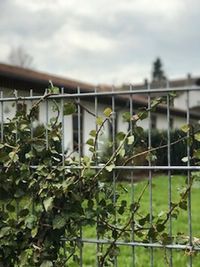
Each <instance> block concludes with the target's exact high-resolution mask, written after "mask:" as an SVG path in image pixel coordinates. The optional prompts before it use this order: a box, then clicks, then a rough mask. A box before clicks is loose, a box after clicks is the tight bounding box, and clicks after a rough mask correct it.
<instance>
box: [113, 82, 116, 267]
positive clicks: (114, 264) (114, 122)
mask: <svg viewBox="0 0 200 267" xmlns="http://www.w3.org/2000/svg"><path fill="white" fill-rule="evenodd" d="M112 91H114V86H113V87H112ZM115 133H116V113H115V96H114V95H112V152H113V154H114V153H115V150H116V137H115ZM112 178H113V190H114V194H113V203H114V206H115V215H114V216H115V217H114V221H115V223H116V220H117V211H116V172H115V170H113V172H112ZM113 266H115V267H117V257H116V256H115V257H114V262H113Z"/></svg>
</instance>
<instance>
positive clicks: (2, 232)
mask: <svg viewBox="0 0 200 267" xmlns="http://www.w3.org/2000/svg"><path fill="white" fill-rule="evenodd" d="M10 230H11V228H10V227H7V226H6V227H3V228H1V229H0V238H2V237H4V236H7V235H9V232H10Z"/></svg>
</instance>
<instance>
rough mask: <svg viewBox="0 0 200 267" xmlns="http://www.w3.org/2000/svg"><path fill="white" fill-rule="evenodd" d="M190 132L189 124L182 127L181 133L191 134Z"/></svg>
mask: <svg viewBox="0 0 200 267" xmlns="http://www.w3.org/2000/svg"><path fill="white" fill-rule="evenodd" d="M189 130H190V125H189V124H185V125H183V126H182V127H181V131H183V132H184V133H187V132H189Z"/></svg>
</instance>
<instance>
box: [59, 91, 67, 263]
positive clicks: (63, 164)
mask: <svg viewBox="0 0 200 267" xmlns="http://www.w3.org/2000/svg"><path fill="white" fill-rule="evenodd" d="M61 94H62V95H63V94H64V88H63V87H62V88H61ZM60 116H61V123H62V124H61V146H62V147H61V149H62V166H63V167H64V166H65V148H64V136H65V132H64V129H65V120H64V99H63V98H61V100H60ZM64 179H65V170H63V181H64ZM62 244H63V253H64V260H65V267H67V266H68V263H67V261H66V260H67V250H66V245H67V243H66V241H63V242H62Z"/></svg>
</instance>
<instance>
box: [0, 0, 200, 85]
mask: <svg viewBox="0 0 200 267" xmlns="http://www.w3.org/2000/svg"><path fill="white" fill-rule="evenodd" d="M199 8H200V2H199V1H197V0H190V1H189V0H168V1H160V0H152V1H149V0H134V1H132V0H123V1H116V0H101V1H98V0H85V1H81V0H69V1H65V0H57V1H56V0H43V1H41V0H29V1H25V0H6V1H5V0H3V1H0V9H1V24H0V60H1V61H6V59H7V55H8V53H9V50H10V47H16V46H19V45H23V47H25V49H26V50H27V51H28V52H29V53H30V54H31V55H32V56H33V57H34V61H35V65H36V66H37V69H38V70H44V71H48V72H52V73H55V74H61V75H66V76H68V77H72V78H75V79H79V80H80V79H81V80H85V81H89V82H93V83H100V82H107V83H112V82H117V83H121V82H131V81H133V82H134V81H136V82H138V81H143V79H144V78H145V77H148V78H150V73H151V64H152V61H153V60H154V59H155V58H156V57H157V56H160V57H161V58H162V61H163V63H164V68H165V70H166V72H167V74H168V76H173V77H174V76H178V75H181V76H182V75H184V74H185V73H187V72H193V73H194V74H198V73H199V71H200V62H199V61H198V53H199V47H198V44H199V41H200V32H199V26H200V21H199V14H198V10H199Z"/></svg>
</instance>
